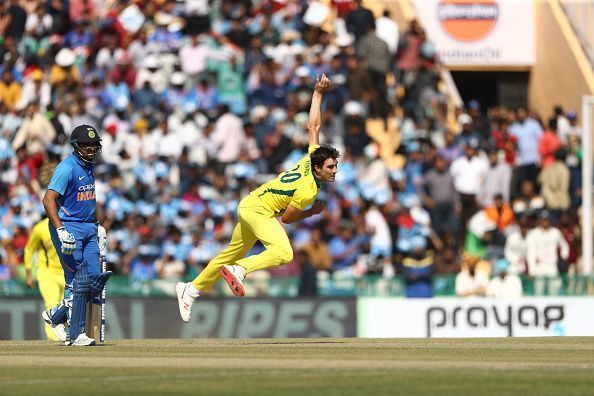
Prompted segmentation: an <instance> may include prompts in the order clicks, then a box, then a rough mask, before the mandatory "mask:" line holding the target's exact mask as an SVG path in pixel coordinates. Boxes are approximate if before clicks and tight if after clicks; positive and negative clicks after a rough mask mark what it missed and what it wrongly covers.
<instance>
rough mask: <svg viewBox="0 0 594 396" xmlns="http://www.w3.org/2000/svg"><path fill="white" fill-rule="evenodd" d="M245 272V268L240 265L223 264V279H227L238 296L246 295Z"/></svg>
mask: <svg viewBox="0 0 594 396" xmlns="http://www.w3.org/2000/svg"><path fill="white" fill-rule="evenodd" d="M245 274H246V272H245V269H244V268H243V267H242V266H240V265H223V267H222V268H221V275H222V276H223V279H225V282H227V284H228V285H229V287H230V288H231V291H232V292H233V294H235V295H236V296H238V297H243V296H245V289H244V288H243V280H244V279H245Z"/></svg>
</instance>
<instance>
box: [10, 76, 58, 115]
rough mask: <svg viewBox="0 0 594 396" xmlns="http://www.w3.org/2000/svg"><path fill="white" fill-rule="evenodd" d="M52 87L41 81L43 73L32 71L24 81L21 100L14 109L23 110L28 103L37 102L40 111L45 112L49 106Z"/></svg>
mask: <svg viewBox="0 0 594 396" xmlns="http://www.w3.org/2000/svg"><path fill="white" fill-rule="evenodd" d="M51 97H52V87H51V86H50V84H49V83H48V82H47V81H44V80H43V72H42V71H41V70H34V71H33V72H31V75H30V76H29V78H27V79H26V80H25V83H24V84H23V89H22V91H21V100H20V101H19V102H18V103H17V105H16V109H17V110H23V109H25V108H26V107H27V106H28V105H29V103H32V102H35V101H38V102H39V106H40V109H41V111H42V112H43V111H45V110H46V109H47V106H48V105H49V104H50V100H51Z"/></svg>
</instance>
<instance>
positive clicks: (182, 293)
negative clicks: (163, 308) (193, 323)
mask: <svg viewBox="0 0 594 396" xmlns="http://www.w3.org/2000/svg"><path fill="white" fill-rule="evenodd" d="M191 286H192V284H191V283H190V282H188V283H183V282H177V283H176V284H175V294H177V304H178V306H179V314H180V315H181V318H182V320H183V321H184V322H186V323H188V322H189V321H190V315H191V313H192V305H194V301H196V297H192V296H191V292H190V290H189V288H190V287H191Z"/></svg>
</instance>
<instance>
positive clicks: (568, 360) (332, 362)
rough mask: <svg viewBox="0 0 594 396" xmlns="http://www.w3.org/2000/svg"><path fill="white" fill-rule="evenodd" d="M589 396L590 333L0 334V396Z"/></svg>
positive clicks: (593, 390) (593, 373) (592, 375)
mask: <svg viewBox="0 0 594 396" xmlns="http://www.w3.org/2000/svg"><path fill="white" fill-rule="evenodd" d="M157 394H160V395H165V394H175V395H182V394H187V395H199V394H204V395H206V394H208V395H242V396H243V395H300V396H304V395H371V396H375V395H438V396H445V395H456V396H460V395H472V396H478V395H497V396H503V395H521V396H530V395H538V396H545V395H555V396H569V395H594V338H500V339H415V340H412V339H390V340H386V339H382V340H368V339H265V340H204V339H196V340H125V341H109V342H108V343H107V344H106V345H102V346H97V347H86V348H73V347H70V348H66V347H64V346H61V345H59V344H57V343H50V342H44V341H0V395H2V396H4V395H39V396H49V395H72V396H74V395H104V396H119V395H157Z"/></svg>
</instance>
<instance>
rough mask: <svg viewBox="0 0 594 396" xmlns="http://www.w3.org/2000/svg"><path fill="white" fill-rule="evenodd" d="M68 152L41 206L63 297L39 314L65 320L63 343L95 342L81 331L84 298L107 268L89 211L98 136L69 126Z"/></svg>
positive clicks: (106, 274) (55, 320)
mask: <svg viewBox="0 0 594 396" xmlns="http://www.w3.org/2000/svg"><path fill="white" fill-rule="evenodd" d="M70 144H71V145H72V148H73V153H72V155H70V156H69V157H68V158H66V159H65V160H63V161H62V162H60V163H59V164H58V166H57V167H56V169H55V170H54V173H53V175H52V179H51V181H50V184H49V186H48V187H47V191H46V192H45V196H44V197H43V206H44V207H45V212H46V213H47V216H48V218H49V230H50V235H51V237H52V242H53V244H54V247H55V248H56V251H57V252H58V256H59V257H60V262H61V263H62V267H63V268H64V277H65V280H66V287H65V290H64V300H63V301H62V302H61V303H60V304H58V305H57V306H56V307H54V308H52V309H50V310H48V311H45V312H43V315H42V316H43V319H44V320H45V321H46V322H47V323H49V324H50V325H52V326H57V325H58V324H61V323H66V322H68V323H69V328H68V337H67V339H66V340H65V342H66V345H75V346H87V345H95V340H94V339H92V338H89V337H88V336H87V335H86V333H85V321H86V309H87V302H88V301H89V299H92V298H93V297H94V296H97V295H99V294H100V293H101V290H102V289H103V287H104V286H105V283H106V282H107V279H108V278H109V276H110V275H111V272H110V271H108V272H103V273H102V272H101V270H100V264H99V245H98V241H97V229H98V224H97V219H96V217H95V209H96V206H97V203H96V200H95V178H94V175H93V171H94V166H95V163H96V162H97V160H98V158H99V155H100V154H101V138H100V137H99V134H98V133H97V130H96V129H95V128H93V127H92V126H90V125H80V126H77V127H76V128H74V130H73V131H72V135H71V136H70Z"/></svg>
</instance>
